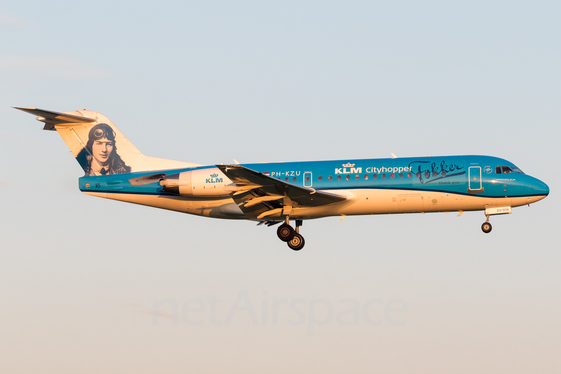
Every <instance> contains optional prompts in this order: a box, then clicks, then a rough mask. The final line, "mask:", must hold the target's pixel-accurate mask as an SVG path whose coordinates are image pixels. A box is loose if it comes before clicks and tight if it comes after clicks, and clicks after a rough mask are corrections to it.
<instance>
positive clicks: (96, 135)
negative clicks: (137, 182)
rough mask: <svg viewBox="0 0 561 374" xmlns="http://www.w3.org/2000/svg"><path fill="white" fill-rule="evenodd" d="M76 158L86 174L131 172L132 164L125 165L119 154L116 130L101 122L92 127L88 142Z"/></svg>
mask: <svg viewBox="0 0 561 374" xmlns="http://www.w3.org/2000/svg"><path fill="white" fill-rule="evenodd" d="M76 160H78V162H79V163H80V165H81V166H82V168H83V169H84V171H85V173H86V174H85V176H94V175H107V174H122V173H130V171H131V168H130V166H127V165H125V162H124V161H123V160H122V159H121V156H119V155H118V154H117V145H116V144H115V131H113V129H112V128H111V127H110V126H109V125H107V124H105V123H100V124H98V125H95V126H94V127H92V128H91V130H90V132H89V134H88V143H87V144H86V146H85V147H84V148H83V149H82V150H81V151H80V153H78V155H77V156H76Z"/></svg>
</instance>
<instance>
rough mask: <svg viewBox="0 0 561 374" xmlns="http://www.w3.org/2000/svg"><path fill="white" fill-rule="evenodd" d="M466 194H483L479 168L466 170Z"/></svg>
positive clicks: (471, 167)
mask: <svg viewBox="0 0 561 374" xmlns="http://www.w3.org/2000/svg"><path fill="white" fill-rule="evenodd" d="M468 192H483V181H482V179H481V166H470V167H469V169H468Z"/></svg>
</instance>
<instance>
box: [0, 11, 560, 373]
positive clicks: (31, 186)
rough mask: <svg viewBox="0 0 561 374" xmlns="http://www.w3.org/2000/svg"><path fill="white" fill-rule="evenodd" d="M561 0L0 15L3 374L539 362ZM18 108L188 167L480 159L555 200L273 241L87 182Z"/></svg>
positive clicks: (550, 238) (548, 327) (548, 304)
mask: <svg viewBox="0 0 561 374" xmlns="http://www.w3.org/2000/svg"><path fill="white" fill-rule="evenodd" d="M559 14H561V4H560V3H559V2H553V1H543V2H540V1H532V2H529V1H527V2H520V1H517V2H513V1H475V2H474V1H472V2H465V3H463V4H459V3H457V2H449V1H430V2H412V1H401V2H387V1H384V2H366V1H363V2H361V1H355V2H349V1H346V2H333V1H315V2H309V1H308V2H302V1H298V2H295V1H284V2H281V3H273V2H260V1H253V2H252V1H241V2H225V1H205V2H190V1H181V2H179V1H159V2H157V3H154V2H136V3H134V4H133V3H130V2H127V3H125V2H122V3H119V2H115V1H97V2H95V3H83V4H81V3H76V2H75V1H49V2H41V1H20V2H17V3H16V2H11V3H10V4H4V5H1V6H0V45H2V52H1V53H0V82H2V89H1V90H0V102H1V103H3V107H2V108H0V126H1V127H0V160H1V163H0V166H1V169H0V171H1V174H0V191H1V194H0V209H1V213H0V234H1V237H2V242H1V243H2V245H1V250H0V300H1V303H2V304H1V306H2V308H1V312H0V315H1V317H2V318H0V352H2V353H1V358H0V372H2V373H4V372H5V373H76V372H80V373H86V374H89V373H101V372H103V373H119V374H122V373H135V374H138V373H164V372H165V373H184V372H192V373H244V374H246V373H263V372H267V373H286V372H292V373H341V372H352V373H372V372H381V373H452V372H453V373H469V374H472V373H475V372H477V373H509V374H513V373H528V372H535V373H558V372H560V371H561V359H560V358H559V354H558V351H559V346H561V341H560V336H561V322H560V321H559V314H560V312H561V300H560V295H561V272H560V271H559V269H560V265H561V255H560V251H559V247H560V246H559V239H558V235H557V233H558V230H559V227H560V224H561V219H560V218H559V214H558V212H557V210H558V208H559V207H560V201H559V198H558V195H557V190H558V189H559V187H560V185H561V177H560V176H559V173H557V172H556V166H555V165H556V164H555V162H556V161H557V160H558V159H559V156H558V150H559V139H560V137H561V130H560V128H561V127H560V122H561V109H560V108H561V106H560V104H559V103H560V102H561V89H560V87H561V70H560V69H559V66H561V25H560V23H559V19H558V18H559ZM12 106H29V107H38V108H43V109H50V110H55V111H70V110H77V109H84V108H86V109H88V110H95V111H99V112H101V113H103V114H105V115H106V116H108V117H109V118H110V119H111V120H112V121H113V123H114V124H115V125H116V126H118V127H119V129H120V130H121V131H122V132H123V133H124V134H125V135H126V136H127V137H128V138H129V139H130V140H131V141H132V142H133V143H134V144H135V145H136V146H137V147H138V148H139V149H140V150H141V151H142V152H144V153H145V154H147V155H149V156H155V157H162V158H169V159H177V160H182V161H189V162H194V163H201V164H214V163H222V162H224V163H230V162H232V160H233V159H236V160H238V161H239V162H242V163H245V162H248V163H249V162H268V161H293V160H321V159H355V158H375V157H389V156H390V153H391V152H393V153H395V154H396V155H397V156H426V155H451V154H483V155H492V156H498V157H502V158H505V159H508V160H509V161H512V162H513V163H514V164H516V165H517V166H519V167H520V168H521V169H522V170H523V171H525V172H526V173H527V174H530V175H532V176H535V177H537V178H539V179H541V180H543V181H544V182H546V183H547V184H548V185H549V187H550V189H551V194H550V196H549V197H548V198H546V199H545V200H543V201H541V202H539V203H537V204H534V205H532V206H531V207H520V208H515V209H514V210H513V214H512V215H508V216H500V217H492V219H491V222H492V224H493V232H492V233H491V234H488V235H485V234H483V233H482V232H481V229H480V226H481V223H483V221H484V215H483V213H481V212H471V213H470V212H466V213H464V214H463V215H462V216H461V217H457V216H456V213H442V214H424V215H421V214H419V215H414V214H411V215H391V216H363V217H347V218H346V219H345V220H344V221H342V222H340V221H339V218H337V217H333V218H326V219H320V220H314V221H309V222H305V223H304V226H303V228H302V233H303V235H304V237H305V238H306V247H305V248H304V249H303V250H302V251H300V252H293V251H291V250H290V249H289V248H288V247H287V246H286V244H284V243H282V242H281V241H279V240H278V239H277V237H276V232H275V230H276V227H275V228H266V227H262V226H260V227H255V224H254V223H252V222H244V221H224V220H212V219H207V218H200V217H196V216H189V215H184V214H179V213H174V212H170V211H164V210H157V209H154V208H148V207H142V206H135V205H131V204H126V203H121V202H116V201H110V200H103V199H98V198H94V197H90V196H86V195H84V194H82V193H81V192H80V191H79V190H78V182H77V178H78V177H80V176H81V175H82V174H83V173H82V170H81V168H80V166H79V165H78V163H77V162H76V161H75V160H74V159H73V157H72V154H71V153H70V151H69V150H68V148H66V146H65V145H64V143H63V142H62V140H61V139H60V137H59V136H58V135H57V134H56V133H54V132H46V131H42V130H41V129H42V124H41V123H39V122H37V121H35V119H34V118H33V117H32V116H30V115H28V114H26V113H22V112H19V111H16V110H14V109H11V107H12Z"/></svg>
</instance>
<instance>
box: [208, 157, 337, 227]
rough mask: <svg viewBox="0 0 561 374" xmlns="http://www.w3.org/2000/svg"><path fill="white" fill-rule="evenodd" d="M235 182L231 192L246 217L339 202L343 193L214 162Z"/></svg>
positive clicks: (287, 211) (286, 212) (279, 213)
mask: <svg viewBox="0 0 561 374" xmlns="http://www.w3.org/2000/svg"><path fill="white" fill-rule="evenodd" d="M216 167H218V168H219V169H220V170H221V171H222V172H223V173H224V174H225V175H226V176H227V177H228V178H229V179H230V180H231V181H232V182H233V183H234V185H235V187H232V188H231V189H230V191H231V196H232V198H233V199H234V201H235V202H236V203H237V204H238V206H239V207H240V209H241V210H242V211H243V212H244V214H245V215H246V217H248V218H257V219H262V218H264V217H269V216H277V215H289V214H290V212H291V211H292V208H293V207H296V206H298V207H317V206H322V205H328V204H334V203H339V202H343V201H346V200H347V197H345V196H341V195H336V194H332V193H328V192H322V191H316V190H315V189H313V188H309V187H303V186H297V185H295V184H292V183H287V182H284V181H281V180H279V179H275V178H272V177H270V176H268V175H264V174H262V173H260V172H258V171H255V170H251V169H248V168H246V167H244V166H241V165H216Z"/></svg>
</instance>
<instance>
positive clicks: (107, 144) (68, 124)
mask: <svg viewBox="0 0 561 374" xmlns="http://www.w3.org/2000/svg"><path fill="white" fill-rule="evenodd" d="M15 109H19V110H22V111H24V112H27V113H30V114H33V115H36V116H38V117H37V120H38V121H41V122H44V123H45V126H44V127H43V129H44V130H50V131H57V132H58V133H59V135H60V136H61V137H62V140H64V142H65V143H66V145H67V146H68V148H69V149H70V151H71V152H72V154H73V155H74V157H75V158H76V160H77V161H78V163H79V164H80V166H82V169H84V173H85V175H87V176H90V175H107V174H122V173H130V172H137V171H151V170H162V169H177V168H182V167H194V166H199V165H197V164H192V163H188V162H181V161H173V160H165V159H160V158H154V157H148V156H145V155H143V154H142V153H141V152H140V151H139V150H138V149H137V148H136V147H135V146H134V144H132V142H131V141H130V140H129V139H127V138H126V137H125V135H123V133H122V132H121V131H119V129H118V128H117V127H116V126H115V125H114V124H113V123H112V122H111V121H110V120H109V119H108V118H107V117H105V116H104V115H103V114H101V113H98V112H94V111H90V110H77V111H72V112H62V113H61V112H53V111H49V110H44V109H37V108H26V107H15Z"/></svg>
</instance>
